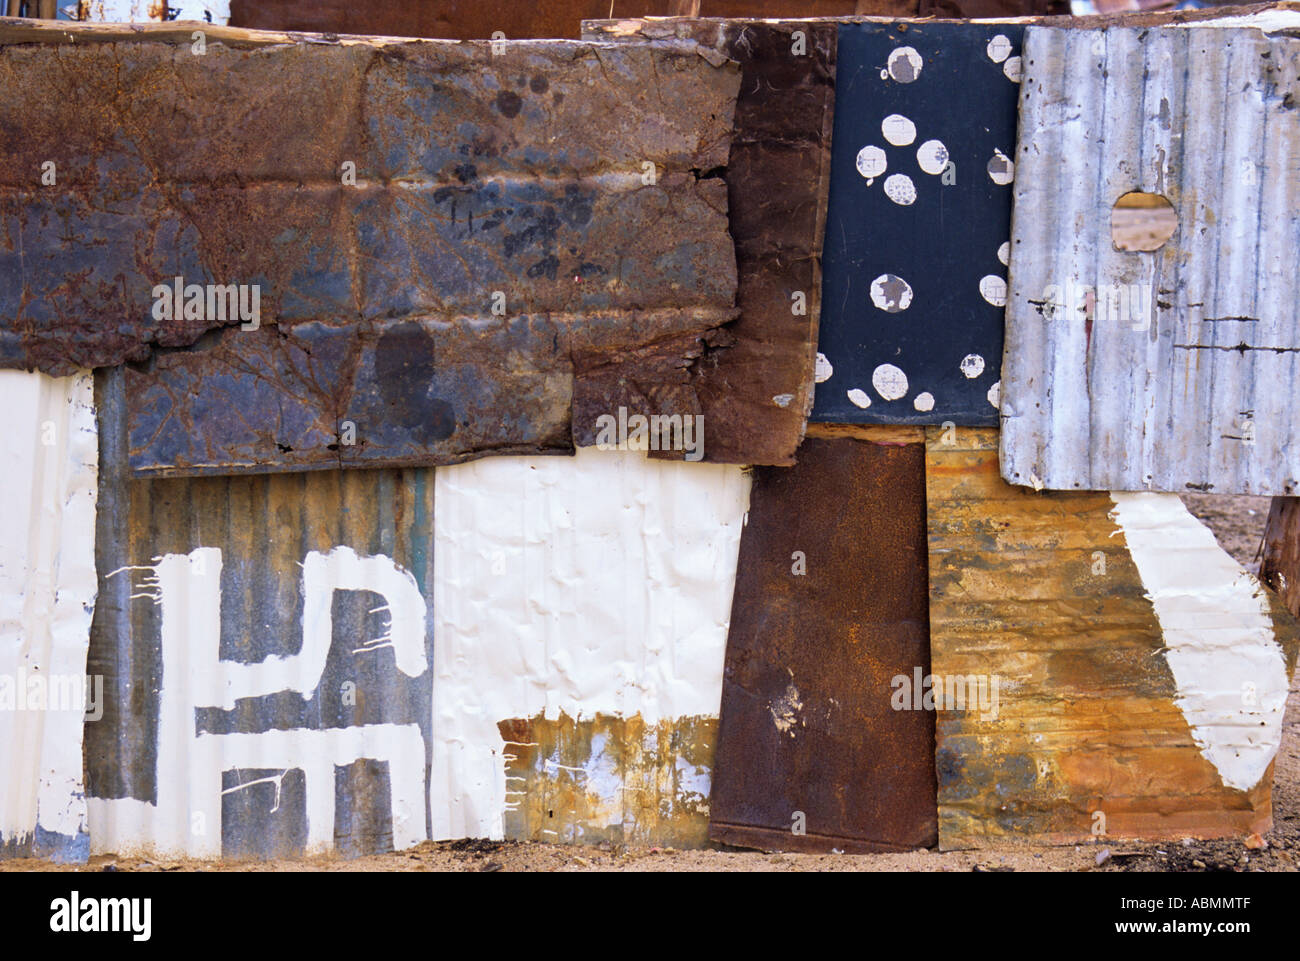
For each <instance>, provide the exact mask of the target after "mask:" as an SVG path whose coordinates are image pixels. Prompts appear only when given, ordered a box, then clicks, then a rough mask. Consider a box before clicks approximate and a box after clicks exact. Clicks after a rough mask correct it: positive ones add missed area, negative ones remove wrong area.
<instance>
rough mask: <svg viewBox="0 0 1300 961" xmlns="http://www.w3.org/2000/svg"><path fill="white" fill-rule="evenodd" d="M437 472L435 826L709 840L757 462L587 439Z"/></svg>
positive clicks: (443, 831) (472, 831)
mask: <svg viewBox="0 0 1300 961" xmlns="http://www.w3.org/2000/svg"><path fill="white" fill-rule="evenodd" d="M436 483H437V507H438V509H437V513H436V515H435V546H434V567H435V574H436V577H435V581H434V584H435V587H434V594H433V598H432V611H433V616H434V618H435V622H436V627H435V632H434V637H435V641H436V643H435V645H434V651H433V674H434V694H433V709H434V719H433V731H434V745H433V773H432V776H431V779H430V789H431V792H432V812H433V836H434V837H435V838H441V837H483V836H489V837H501V836H502V835H503V834H504V836H506V837H510V838H518V839H520V840H537V841H553V842H554V841H583V840H588V841H598V840H613V841H621V842H633V841H656V843H672V844H676V845H700V844H702V843H704V841H705V834H706V830H707V821H706V819H707V817H708V815H709V813H710V804H709V796H710V785H711V780H712V773H713V771H712V767H713V753H714V751H713V732H714V725H715V724H716V719H717V717H718V705H719V701H720V698H721V696H722V668H723V652H724V648H725V646H726V642H727V623H728V613H729V611H730V610H731V589H732V585H733V584H734V582H735V576H736V563H737V551H738V549H739V543H740V537H741V527H742V525H743V524H744V517H745V511H746V509H747V506H748V495H749V483H750V481H749V477H748V476H747V475H746V474H745V472H744V471H742V469H741V468H739V467H727V466H723V465H711V464H677V463H667V462H663V461H655V460H650V459H647V458H645V457H644V456H643V455H639V454H636V453H632V452H618V451H601V450H594V449H590V448H583V449H580V450H579V451H578V454H577V456H576V457H574V458H522V457H498V458H487V459H483V460H479V461H475V462H473V463H469V464H461V465H458V466H455V467H449V468H439V469H438V471H437V474H436Z"/></svg>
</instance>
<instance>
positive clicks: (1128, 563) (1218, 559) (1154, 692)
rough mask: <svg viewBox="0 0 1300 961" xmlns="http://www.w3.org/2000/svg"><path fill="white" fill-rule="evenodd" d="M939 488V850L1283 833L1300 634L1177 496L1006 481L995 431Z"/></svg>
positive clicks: (945, 462)
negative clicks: (1276, 806) (1042, 487)
mask: <svg viewBox="0 0 1300 961" xmlns="http://www.w3.org/2000/svg"><path fill="white" fill-rule="evenodd" d="M926 487H927V504H928V518H929V520H928V525H929V542H930V567H929V570H930V650H931V664H932V670H933V673H934V680H933V682H932V684H931V688H932V689H933V690H936V691H938V690H942V691H943V692H944V693H945V694H946V695H949V696H951V694H950V692H956V693H962V694H963V702H962V703H957V702H955V701H952V700H949V701H945V702H943V703H942V705H941V710H940V713H939V715H938V726H937V743H938V749H937V755H936V757H937V766H938V777H939V842H940V845H941V846H943V847H945V848H958V847H971V846H980V845H983V844H987V843H994V842H999V841H1005V840H1009V839H1013V838H1021V839H1031V838H1037V839H1045V840H1051V841H1079V840H1085V839H1088V838H1106V837H1117V838H1118V837H1147V838H1156V837H1187V836H1192V837H1209V836H1219V835H1234V834H1248V833H1251V832H1254V831H1266V830H1268V828H1269V826H1270V824H1271V813H1270V790H1271V787H1272V780H1273V778H1272V773H1273V758H1274V756H1275V755H1276V753H1277V750H1278V746H1279V745H1280V743H1281V737H1282V719H1283V711H1284V709H1285V706H1286V698H1287V691H1288V688H1289V681H1290V678H1291V677H1292V676H1293V673H1294V669H1295V660H1296V652H1297V647H1300V626H1298V625H1297V623H1296V619H1295V618H1294V617H1292V615H1290V614H1289V613H1288V612H1287V611H1286V609H1285V607H1284V606H1283V604H1282V603H1281V601H1280V600H1279V599H1278V598H1277V597H1276V596H1275V595H1274V594H1273V593H1272V592H1271V591H1269V590H1267V589H1265V588H1264V587H1262V586H1261V585H1260V583H1259V582H1258V580H1257V579H1256V578H1255V577H1254V576H1252V575H1250V574H1247V573H1246V572H1245V571H1244V570H1243V569H1242V568H1241V567H1240V565H1238V564H1237V563H1236V562H1235V561H1233V560H1232V558H1230V557H1229V556H1228V555H1227V554H1226V553H1225V552H1224V551H1223V550H1222V549H1221V548H1220V547H1219V546H1218V544H1217V543H1216V542H1215V540H1214V536H1213V534H1212V533H1211V532H1210V531H1209V529H1208V528H1206V527H1204V526H1203V525H1202V524H1201V523H1200V522H1199V521H1197V520H1196V519H1195V518H1194V517H1192V516H1191V514H1189V513H1188V512H1187V510H1186V508H1184V507H1183V505H1182V502H1181V501H1180V500H1179V499H1178V498H1177V496H1175V495H1172V494H1154V493H1106V492H1082V491H1080V492H1047V491H1044V492H1041V493H1035V492H1033V491H1030V490H1026V489H1025V488H1023V487H1015V486H1012V485H1009V484H1007V483H1005V482H1004V481H1003V480H1002V479H1001V478H1000V477H999V476H998V462H997V436H996V431H994V430H991V429H956V428H951V429H941V428H929V429H928V430H927V442H926ZM963 692H964V693H963ZM976 695H978V697H977V696H976ZM937 706H939V705H937Z"/></svg>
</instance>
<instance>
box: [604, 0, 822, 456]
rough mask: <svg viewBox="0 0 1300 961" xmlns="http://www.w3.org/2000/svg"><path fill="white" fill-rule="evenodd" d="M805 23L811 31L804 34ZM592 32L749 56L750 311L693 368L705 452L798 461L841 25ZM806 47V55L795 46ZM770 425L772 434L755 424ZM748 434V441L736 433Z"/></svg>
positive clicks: (741, 169)
mask: <svg viewBox="0 0 1300 961" xmlns="http://www.w3.org/2000/svg"><path fill="white" fill-rule="evenodd" d="M796 30H798V31H799V33H800V37H801V39H800V38H796V37H795V36H794V32H795V31H796ZM583 36H584V38H585V39H590V40H613V39H626V40H629V41H633V42H643V41H644V40H645V39H647V38H649V39H656V40H662V39H669V40H675V39H680V40H694V41H697V42H699V43H702V44H704V45H705V46H706V47H708V48H710V49H713V50H716V51H718V52H719V53H721V54H724V55H725V56H727V57H730V58H732V59H733V60H736V61H737V62H739V64H740V67H741V83H740V94H739V99H738V100H737V103H736V127H735V135H734V137H733V139H732V144H731V156H730V159H729V160H728V162H727V171H726V179H727V191H728V211H729V215H730V223H731V234H732V237H733V238H734V239H735V242H736V267H737V274H738V288H737V291H736V302H737V305H738V306H739V307H740V317H739V319H737V320H736V321H735V322H734V323H733V324H731V325H730V326H729V327H728V328H727V333H728V334H729V335H730V336H729V343H730V346H727V347H726V348H725V349H720V350H716V351H714V352H712V353H710V355H709V356H708V357H707V358H705V359H704V360H702V361H701V362H700V363H698V364H695V365H694V366H693V367H692V387H693V388H694V389H695V390H696V391H697V392H698V394H699V397H700V400H701V402H702V404H703V407H704V413H705V418H706V421H707V422H708V424H709V425H710V430H711V431H712V432H713V433H712V435H711V436H712V437H714V438H715V440H713V441H711V442H710V443H709V445H708V447H707V448H706V449H705V454H704V459H705V460H706V461H715V462H720V463H745V462H747V463H757V464H773V465H790V464H793V463H794V457H795V450H796V448H797V447H798V446H799V442H800V440H802V439H803V432H804V426H805V422H806V420H807V416H808V411H809V409H810V408H811V406H812V389H813V372H814V357H815V355H816V344H817V321H818V317H819V315H820V311H821V249H822V234H823V231H824V229H825V221H826V190H827V182H828V179H829V176H830V140H831V125H832V122H833V109H834V98H835V90H834V83H835V49H836V28H835V26H834V24H829V23H807V22H802V21H800V22H797V23H777V22H773V21H766V22H761V23H756V22H752V21H735V20H688V19H675V20H663V21H647V20H621V21H591V22H588V23H587V24H586V25H585V30H584V34H583ZM800 44H802V50H803V52H802V53H800V54H798V55H795V54H793V53H792V51H793V50H795V49H797V48H799V45H800ZM756 422H762V423H763V424H765V425H767V426H766V428H765V430H764V434H763V439H762V442H761V443H759V442H757V440H756V439H754V440H751V439H750V438H749V437H748V435H747V432H746V431H745V429H744V427H745V425H746V424H747V423H756ZM738 438H745V440H746V445H745V448H744V449H742V448H741V447H740V446H738V445H737V444H736V442H735V441H736V439H738Z"/></svg>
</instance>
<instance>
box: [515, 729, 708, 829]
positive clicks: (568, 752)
mask: <svg viewBox="0 0 1300 961" xmlns="http://www.w3.org/2000/svg"><path fill="white" fill-rule="evenodd" d="M717 724H718V722H717V719H716V718H712V717H699V716H691V717H680V718H673V719H670V720H663V721H660V722H658V723H656V724H648V723H647V722H646V721H645V720H644V719H643V718H642V717H641V715H640V714H634V715H633V716H631V717H618V716H614V715H610V714H599V713H598V714H597V715H596V716H595V717H594V718H590V719H585V720H579V719H575V718H572V717H570V716H569V715H567V714H564V713H561V714H560V716H559V717H558V718H555V719H554V720H551V719H548V718H547V717H546V716H545V715H542V714H539V715H537V716H535V717H530V718H508V719H506V720H504V721H501V722H499V723H498V725H497V727H498V729H499V730H500V732H501V739H502V741H504V742H505V756H506V814H505V836H506V837H507V838H509V839H511V840H518V841H546V842H550V843H570V844H599V843H602V842H609V843H612V844H662V845H669V846H672V847H678V848H688V847H702V846H703V845H704V844H705V842H706V841H707V839H708V818H709V785H710V781H711V778H712V769H713V749H714V743H715V742H716V738H717Z"/></svg>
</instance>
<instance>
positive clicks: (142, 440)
mask: <svg viewBox="0 0 1300 961" xmlns="http://www.w3.org/2000/svg"><path fill="white" fill-rule="evenodd" d="M42 29H43V30H44V32H42ZM210 33H211V36H209V37H208V40H207V47H206V48H205V52H204V53H203V54H202V55H198V54H196V53H193V51H192V50H191V46H192V41H191V40H190V35H189V34H188V33H186V34H183V35H181V34H178V32H177V28H174V27H169V26H163V25H160V26H158V27H153V26H148V27H137V28H132V29H131V30H130V31H118V32H117V33H112V32H110V31H106V30H105V28H103V27H95V26H76V27H69V28H66V29H60V30H58V31H55V30H53V29H52V28H36V27H31V26H23V27H21V28H19V27H14V28H8V27H6V28H5V30H4V31H0V43H5V42H10V43H12V44H13V46H11V48H10V49H9V50H8V54H7V55H6V57H5V58H4V62H3V65H2V67H0V80H3V82H5V84H6V86H7V88H8V89H11V90H14V91H15V92H16V95H15V97H13V98H11V99H10V100H7V101H6V106H5V107H0V127H3V128H5V129H7V130H9V131H10V132H11V133H12V135H13V136H14V137H15V138H17V139H18V142H19V147H18V155H17V157H16V158H15V159H14V162H13V164H12V165H11V166H10V167H8V168H6V169H7V170H9V173H8V175H0V178H2V179H0V188H7V189H0V215H3V217H4V220H5V222H6V223H5V230H6V234H7V236H8V237H9V240H10V248H11V252H10V253H9V254H0V260H3V258H4V257H8V258H9V259H10V260H12V261H13V263H12V264H11V265H10V266H11V267H12V268H13V269H14V272H15V274H16V275H17V276H20V277H21V278H22V283H20V284H17V285H13V287H12V289H10V290H8V291H7V293H8V296H7V297H5V296H4V295H0V362H3V363H7V364H9V365H15V366H23V365H35V366H38V367H41V368H42V369H45V370H48V371H52V372H59V371H62V370H65V369H67V368H68V367H69V366H70V365H72V364H77V363H84V364H90V365H106V364H114V363H118V362H120V361H122V360H126V359H132V360H142V359H146V358H150V357H151V351H150V345H153V344H157V345H160V346H166V347H178V346H185V345H187V344H190V343H191V342H192V341H194V340H195V339H196V338H199V337H200V336H201V335H202V334H203V332H204V331H205V330H207V329H208V328H211V327H224V329H222V330H220V331H219V332H214V333H212V334H210V335H209V336H208V337H207V338H206V339H204V340H203V341H201V343H200V344H199V345H197V346H196V347H195V348H194V349H193V350H192V351H189V352H157V353H156V354H154V355H153V356H152V358H151V359H150V360H149V362H148V363H147V364H145V365H144V366H143V367H141V368H139V369H136V370H133V372H132V375H131V377H130V378H128V380H127V383H126V389H127V391H128V394H129V396H130V401H131V402H130V405H129V410H130V417H131V419H132V424H131V430H132V450H131V465H132V467H133V468H135V469H136V470H139V471H141V472H147V473H153V474H173V475H174V474H196V473H207V472H223V471H227V472H228V471H234V470H243V469H251V470H259V471H266V470H286V469H301V468H304V467H316V468H325V467H339V466H353V465H375V466H380V465H383V466H410V465H427V464H432V463H450V462H456V461H459V460H463V459H465V458H467V457H472V456H476V455H479V454H481V453H483V452H493V453H498V452H511V451H527V452H537V451H555V450H559V451H567V450H569V449H571V445H572V442H573V439H572V437H571V436H569V435H570V431H569V430H568V429H567V428H566V425H567V424H568V423H569V421H570V417H572V420H573V430H572V435H573V437H576V438H578V439H579V440H583V439H586V438H589V437H590V436H591V435H593V434H594V433H595V428H594V426H593V424H594V423H595V421H596V420H597V418H599V417H600V416H601V415H603V414H606V413H613V412H615V411H617V409H618V407H620V406H627V407H628V408H629V409H631V410H633V411H639V412H643V413H645V414H665V415H673V414H685V413H694V414H698V413H699V412H700V408H701V405H700V402H699V399H698V397H697V395H696V391H695V389H694V387H693V386H692V384H691V377H690V369H691V366H692V365H693V364H696V363H707V359H708V356H709V354H710V351H712V350H713V349H714V348H716V347H719V346H720V340H724V339H725V338H724V335H723V334H722V333H720V332H719V330H718V328H720V327H721V326H722V325H724V324H726V323H727V322H728V321H730V320H732V319H734V317H735V316H736V311H735V308H734V306H733V305H734V297H735V285H736V276H735V269H734V263H735V260H734V247H733V245H732V242H731V239H730V237H729V235H728V233H727V217H726V185H725V184H724V183H723V182H722V181H721V180H720V179H718V178H716V177H712V176H705V175H706V174H707V173H709V172H710V171H714V170H717V169H719V168H721V167H723V166H724V165H725V163H726V159H727V154H728V150H729V144H730V134H731V128H730V123H731V117H732V112H733V108H734V98H735V93H736V90H737V87H738V84H739V76H738V71H737V69H736V68H735V66H734V65H732V64H729V63H727V62H726V61H725V60H724V59H723V58H722V57H721V56H718V55H716V54H712V53H707V52H706V53H705V54H704V55H701V52H700V50H699V48H697V47H695V46H694V45H685V44H661V45H655V46H653V47H650V46H645V45H618V46H599V45H590V44H577V43H562V42H552V43H538V42H527V41H521V42H517V43H506V44H504V45H501V46H500V48H499V49H497V47H496V46H495V45H493V44H489V43H482V44H455V43H439V42H415V41H411V42H399V41H392V40H388V41H385V40H382V39H381V40H376V39H373V38H371V39H353V40H350V41H348V42H329V41H328V40H327V39H326V38H298V41H297V42H295V43H292V44H290V45H286V44H284V43H282V42H277V41H282V40H283V39H284V38H283V37H282V36H281V35H266V34H259V33H253V32H246V31H238V30H231V29H229V28H215V27H214V28H213V29H212V30H211V31H210ZM33 38H37V39H42V38H43V39H44V41H45V42H44V43H36V44H33V43H30V41H31V40H32V39H33ZM110 38H115V39H116V40H117V41H120V42H118V43H115V44H114V45H112V46H105V45H104V44H103V43H102V42H88V41H104V40H107V39H110ZM74 43H75V46H74V45H73V44H74ZM52 78H53V79H52ZM51 83H53V84H54V85H56V86H58V87H59V88H60V89H61V90H63V91H64V93H65V96H64V97H63V98H61V99H60V101H59V102H57V103H56V102H54V101H51V100H50V99H49V98H48V97H36V96H31V97H27V96H25V95H23V91H26V90H29V89H35V87H37V86H38V85H39V86H42V87H43V86H46V85H49V84H51ZM323 85H328V86H329V87H330V88H331V89H333V90H335V91H337V94H338V95H337V96H335V97H331V98H324V99H322V98H320V97H315V96H306V94H305V91H308V90H311V91H315V90H318V89H319V88H320V87H321V86H323ZM105 90H110V91H113V93H112V94H111V95H110V96H109V99H108V100H107V101H106V100H105V96H106V95H105V93H104V91H105ZM230 103H249V104H254V105H255V106H254V107H253V108H251V109H245V108H243V107H241V109H239V110H238V111H235V112H233V113H231V112H230V111H229V110H228V107H227V105H228V104H230ZM68 104H72V105H73V106H72V107H71V108H70V107H69V106H68ZM304 104H306V106H304ZM313 105H314V106H313ZM146 114H149V115H154V114H158V115H165V116H167V117H169V118H171V120H170V122H169V124H168V125H161V126H160V125H155V124H135V123H123V122H121V119H120V118H121V117H124V116H125V117H133V116H143V115H146ZM595 116H599V117H602V118H607V121H608V122H606V123H603V124H593V123H592V122H591V118H592V117H595ZM430 117H437V118H438V121H437V122H433V123H431V122H430V119H429V118H430ZM164 127H165V128H166V129H163V128H164ZM196 144H200V145H201V148H197V147H196V146H195V145H196ZM46 163H49V164H52V165H53V166H52V168H50V169H52V170H53V171H54V172H55V176H56V181H57V182H56V184H54V185H53V186H58V187H59V188H61V189H58V190H52V189H49V188H47V187H41V186H38V185H36V183H35V182H34V180H33V178H34V177H36V176H37V173H36V172H40V171H42V170H43V169H44V168H43V167H42V165H43V164H46ZM349 164H352V165H354V169H349V167H348V165H349ZM647 171H648V173H647ZM353 174H355V185H353V181H351V180H348V179H347V178H349V177H350V176H351V175H353ZM651 175H653V176H652V179H653V183H650V182H648V181H647V180H646V179H645V178H646V177H647V176H651ZM58 178H61V179H58ZM42 191H44V192H42ZM110 199H111V201H112V202H111V203H110V202H109V201H110ZM106 209H108V210H111V211H112V213H108V212H105V210H106ZM87 249H90V250H92V251H96V253H95V254H94V255H93V256H89V257H88V256H87V254H86V251H87ZM20 261H21V262H20ZM176 278H182V279H179V280H178V279H176ZM191 284H200V285H208V287H209V289H208V290H207V291H206V294H207V311H211V310H212V308H213V307H214V306H215V304H214V303H213V301H214V300H215V296H214V291H213V289H212V287H214V286H224V285H227V284H238V285H246V287H247V288H248V290H247V291H245V290H242V289H241V292H240V296H241V298H242V297H243V295H244V293H248V295H249V297H250V298H251V296H252V289H253V288H257V289H258V290H259V291H260V295H259V300H260V317H258V318H256V319H255V320H254V325H255V324H256V323H257V322H260V324H261V326H260V327H258V328H257V329H243V327H249V326H250V324H248V323H245V324H243V327H241V325H240V324H239V323H238V322H236V323H228V322H227V321H228V320H229V318H228V317H227V316H226V315H225V314H224V313H222V314H221V315H220V316H219V317H212V316H194V315H191V313H190V309H191V307H194V306H196V304H195V302H194V301H192V299H191V298H192V297H194V298H196V299H197V301H198V304H197V306H199V307H200V308H202V307H203V304H204V298H203V294H204V291H203V290H202V288H201V287H199V288H193V289H194V290H196V291H198V293H197V294H191V293H190V292H189V285H191ZM155 285H157V286H155ZM173 287H176V288H180V287H185V288H186V293H185V297H184V300H185V311H186V317H187V319H179V320H168V319H167V318H166V316H165V314H164V313H160V309H159V304H160V303H161V301H159V300H158V298H161V297H163V296H165V295H167V294H168V292H169V291H170V290H171V289H172V288H173ZM176 299H177V300H178V301H179V300H180V299H181V298H180V297H177V298H176ZM178 306H179V305H178ZM223 306H224V305H223ZM245 306H247V304H246V305H245ZM195 313H196V314H199V315H204V314H205V313H206V311H205V310H203V309H199V310H196V311H195ZM123 317H126V318H129V320H128V321H123V320H122V318H123ZM238 320H240V321H244V320H249V318H248V317H243V316H241V317H240V318H238ZM272 325H275V326H274V327H273V326H272ZM313 348H318V349H317V350H316V351H315V353H313ZM501 356H506V357H510V358H511V361H510V363H507V364H500V363H497V362H496V358H499V357H501ZM484 358H491V359H492V360H493V362H492V363H491V364H489V363H487V362H486V360H485V359H484ZM430 384H432V385H433V387H432V389H431V388H430ZM249 398H253V401H252V402H249V400H248V399H249ZM773 410H774V411H775V413H774V414H773V415H772V416H773V417H774V418H777V419H779V420H781V421H784V420H786V419H788V416H789V415H788V414H787V413H786V412H785V411H782V410H781V409H779V408H775V407H774V408H773ZM759 413H760V415H761V412H759ZM729 433H730V434H734V435H735V436H731V437H730V442H731V443H732V444H734V445H735V446H736V448H738V449H739V451H740V453H741V454H743V455H745V456H744V457H743V458H742V459H748V457H749V454H750V451H748V450H747V449H746V448H747V447H748V446H750V445H751V444H753V445H757V444H758V441H757V440H756V438H762V437H764V436H765V434H766V431H765V430H764V425H763V424H762V423H761V422H746V423H743V424H737V423H732V424H722V425H719V426H718V428H717V429H715V430H714V431H713V437H714V440H715V441H721V440H723V439H726V438H728V434H729Z"/></svg>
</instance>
